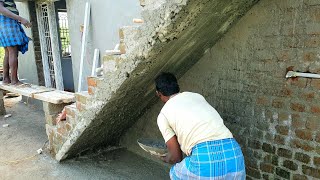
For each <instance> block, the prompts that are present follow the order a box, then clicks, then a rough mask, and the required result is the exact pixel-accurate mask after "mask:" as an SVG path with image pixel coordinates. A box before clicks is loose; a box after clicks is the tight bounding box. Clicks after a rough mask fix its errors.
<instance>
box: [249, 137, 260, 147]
mask: <svg viewBox="0 0 320 180" xmlns="http://www.w3.org/2000/svg"><path fill="white" fill-rule="evenodd" d="M248 147H251V148H253V149H261V142H260V141H257V140H251V139H249V140H248Z"/></svg>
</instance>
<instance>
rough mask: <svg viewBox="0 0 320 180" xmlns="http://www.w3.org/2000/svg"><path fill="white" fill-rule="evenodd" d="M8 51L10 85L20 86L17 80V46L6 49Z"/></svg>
mask: <svg viewBox="0 0 320 180" xmlns="http://www.w3.org/2000/svg"><path fill="white" fill-rule="evenodd" d="M8 50H9V66H10V70H11V84H12V85H19V84H22V83H21V82H20V81H19V79H18V46H12V47H8Z"/></svg>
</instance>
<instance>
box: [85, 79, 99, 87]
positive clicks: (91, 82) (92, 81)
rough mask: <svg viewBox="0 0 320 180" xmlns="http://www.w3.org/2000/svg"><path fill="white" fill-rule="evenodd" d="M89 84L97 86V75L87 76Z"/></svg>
mask: <svg viewBox="0 0 320 180" xmlns="http://www.w3.org/2000/svg"><path fill="white" fill-rule="evenodd" d="M87 83H88V86H92V87H97V79H96V77H88V78H87Z"/></svg>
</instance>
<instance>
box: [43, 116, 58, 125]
mask: <svg viewBox="0 0 320 180" xmlns="http://www.w3.org/2000/svg"><path fill="white" fill-rule="evenodd" d="M57 117H58V115H57V114H54V115H45V118H46V124H48V125H50V126H55V125H56V123H57V121H56V119H57Z"/></svg>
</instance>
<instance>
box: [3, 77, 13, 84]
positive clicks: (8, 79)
mask: <svg viewBox="0 0 320 180" xmlns="http://www.w3.org/2000/svg"><path fill="white" fill-rule="evenodd" d="M10 83H11V80H10V78H3V81H2V84H4V85H7V84H10Z"/></svg>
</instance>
